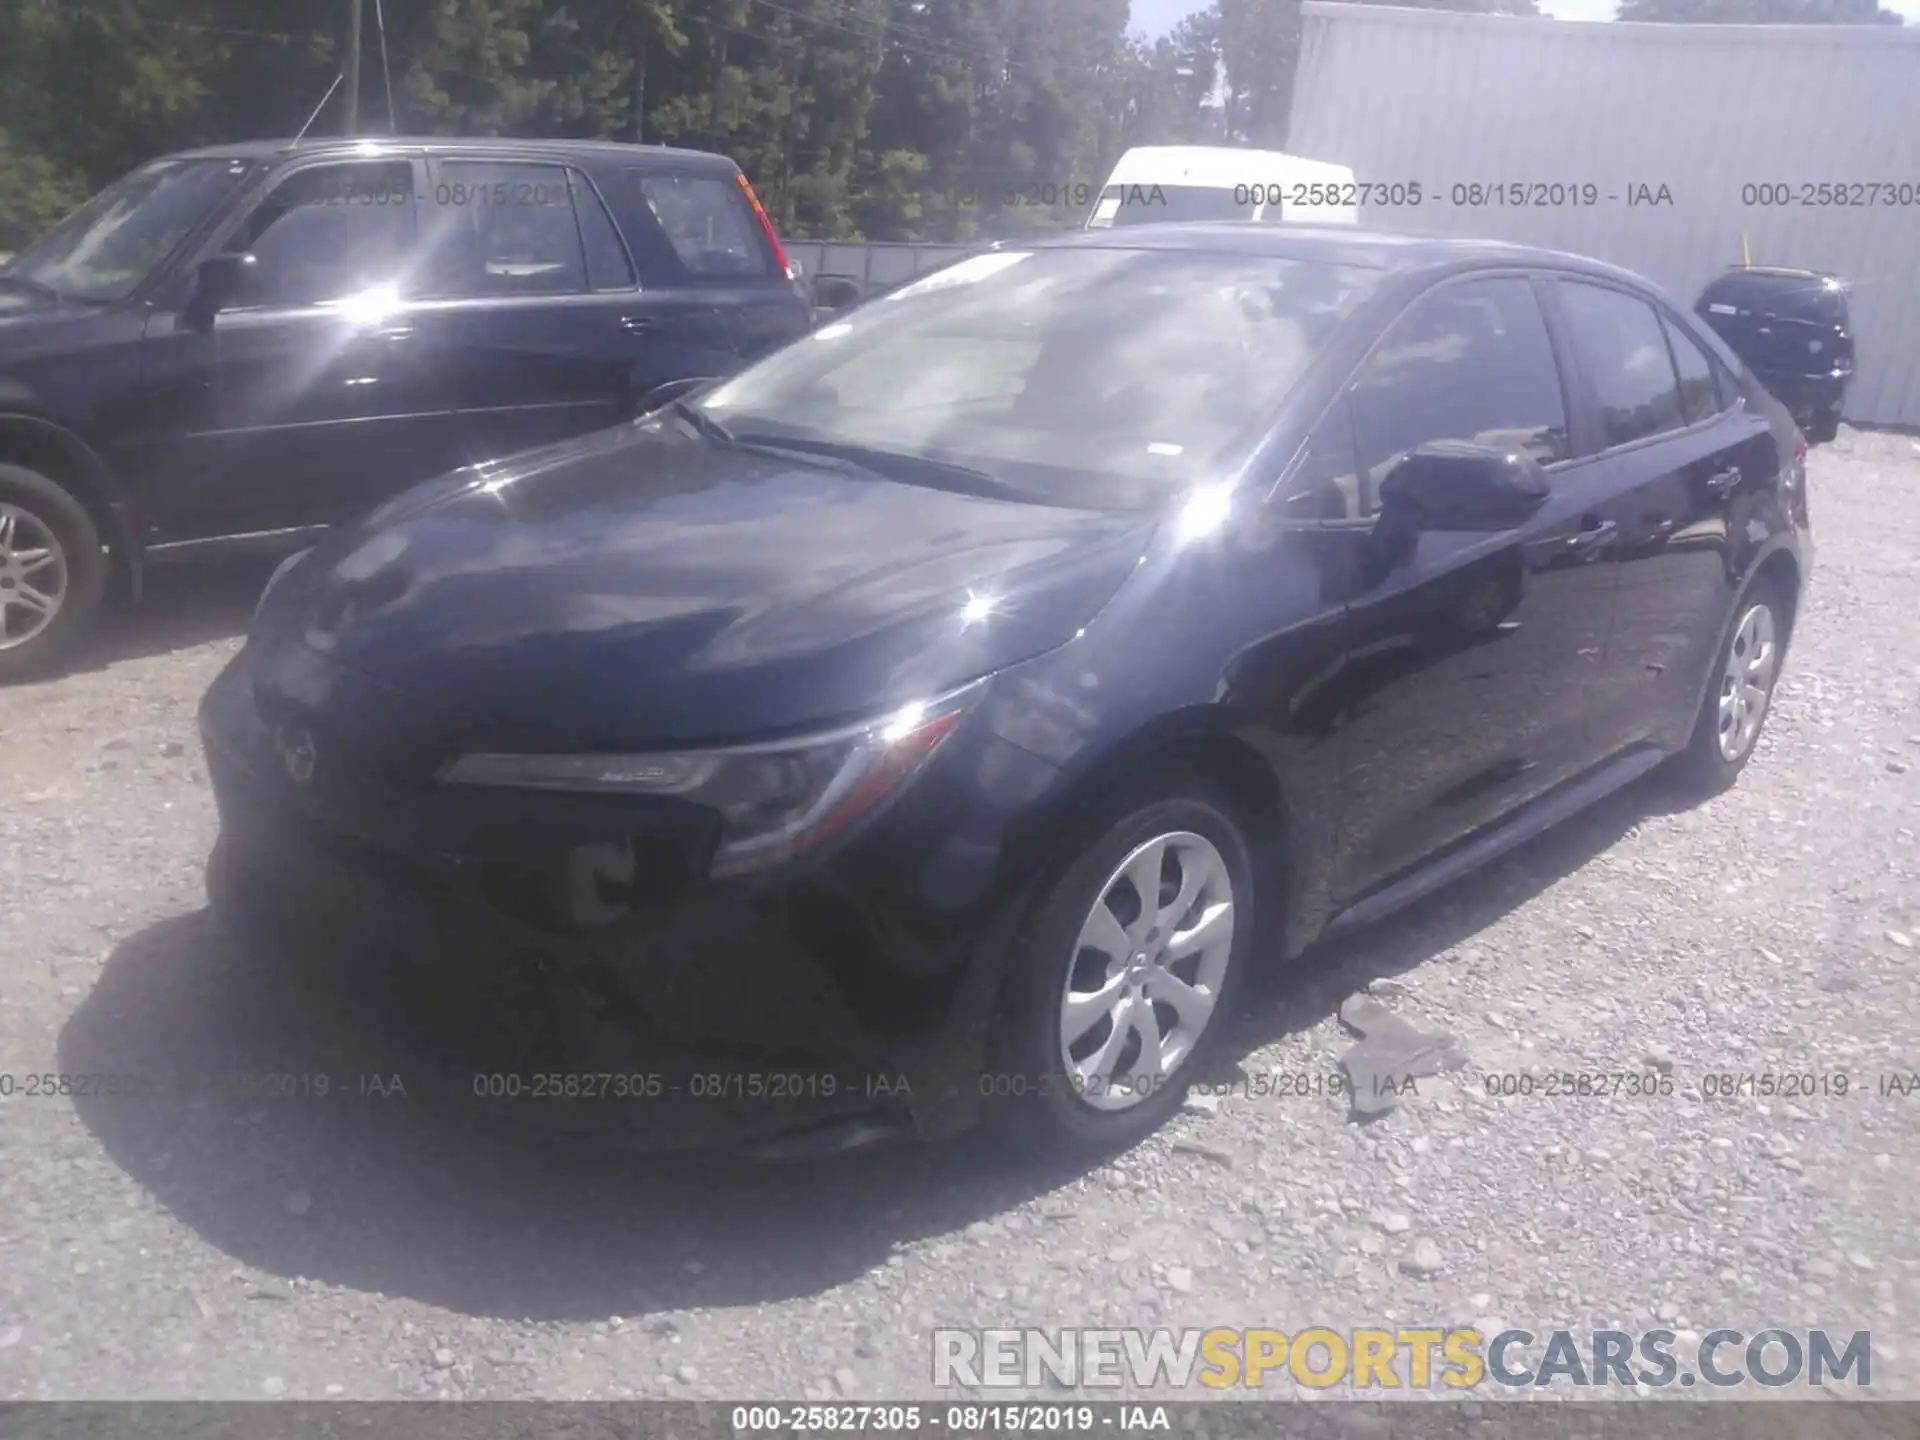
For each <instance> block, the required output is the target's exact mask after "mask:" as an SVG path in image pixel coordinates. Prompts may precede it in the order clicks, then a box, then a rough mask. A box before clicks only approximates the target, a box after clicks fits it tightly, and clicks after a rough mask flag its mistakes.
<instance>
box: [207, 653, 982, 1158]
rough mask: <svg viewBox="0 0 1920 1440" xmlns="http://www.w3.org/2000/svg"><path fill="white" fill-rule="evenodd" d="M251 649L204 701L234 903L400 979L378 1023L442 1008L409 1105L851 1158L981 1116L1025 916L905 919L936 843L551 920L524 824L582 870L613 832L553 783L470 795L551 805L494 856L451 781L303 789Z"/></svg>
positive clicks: (277, 937)
mask: <svg viewBox="0 0 1920 1440" xmlns="http://www.w3.org/2000/svg"><path fill="white" fill-rule="evenodd" d="M247 659H248V657H247V656H246V654H245V653H244V652H243V654H242V656H241V657H239V658H238V659H236V661H235V662H233V664H231V665H230V666H229V667H228V669H227V670H226V671H224V672H223V673H222V674H221V676H220V677H219V678H218V679H217V680H216V681H215V683H214V685H213V687H212V688H211V689H210V690H209V691H208V693H207V696H206V698H205V700H204V701H203V703H202V706H201V715H200V728H201V736H202V743H203V746H204V748H205V751H206V757H207V769H208V774H209V778H210V780H211V782H212V786H213V790H214V795H215V798H216V802H217V804H218V808H219V813H220V825H221V833H220V838H219V841H218V843H217V845H216V847H215V851H214V854H213V856H212V857H211V859H210V862H209V865H208V873H207V886H208V896H209V901H210V903H211V905H212V907H213V909H214V911H215V914H216V915H217V916H218V917H219V918H220V919H221V921H222V922H223V924H224V925H225V926H226V927H227V928H228V929H229V930H230V931H231V932H232V933H233V934H234V935H235V936H236V937H237V938H238V939H240V940H241V942H242V943H243V945H245V946H247V947H254V946H262V947H271V948H272V951H273V953H274V954H275V956H276V958H278V959H282V960H284V961H289V962H291V963H292V964H293V965H294V966H295V967H296V968H297V969H298V970H299V971H301V972H303V973H311V972H314V971H324V972H328V973H330V974H335V975H337V976H338V977H339V978H340V979H342V980H344V981H345V988H347V989H350V990H354V991H357V992H363V993H364V994H366V995H368V996H379V997H380V999H379V1000H378V1001H377V1002H376V1003H375V1004H374V1005H373V1006H372V1007H371V1008H370V1009H369V1010H367V1011H366V1013H365V1014H364V1016H363V1018H365V1019H366V1020H367V1021H369V1022H370V1025H371V1027H372V1028H375V1029H377V1027H379V1026H380V1025H381V1024H382V1023H383V1022H384V1021H385V1020H387V1019H391V1018H393V1016H392V1015H391V1014H390V1013H383V1012H392V1011H396V1010H404V1011H406V1012H407V1014H406V1017H405V1018H406V1021H407V1026H408V1028H409V1030H411V1031H412V1032H414V1033H415V1034H417V1033H419V1029H420V1027H421V1025H422V1024H423V1023H424V1024H425V1025H426V1026H427V1027H428V1029H430V1031H431V1033H432V1034H433V1037H434V1043H433V1044H432V1045H431V1046H430V1047H428V1046H420V1047H418V1048H416V1049H413V1050H410V1051H407V1052H405V1059H404V1062H402V1063H401V1064H400V1065H399V1066H398V1067H397V1068H398V1073H399V1074H400V1076H401V1079H402V1081H403V1083H404V1085H405V1091H406V1094H407V1096H408V1097H409V1098H410V1099H411V1098H418V1097H421V1096H423V1095H424V1096H426V1097H428V1098H431V1099H436V1100H441V1101H445V1102H451V1103H456V1104H458V1105H460V1106H463V1107H467V1106H471V1107H474V1108H475V1109H477V1110H482V1111H499V1112H501V1113H503V1114H504V1115H506V1116H508V1117H510V1118H512V1119H514V1120H516V1121H521V1122H526V1123H530V1124H532V1125H534V1126H535V1127H537V1128H539V1129H541V1130H545V1131H549V1132H558V1133H564V1134H572V1135H576V1136H579V1137H581V1138H586V1139H591V1140H596V1141H604V1142H608V1143H614V1144H619V1145H624V1146H631V1147H637V1148H645V1149H655V1150H688V1149H708V1148H736V1147H748V1148H765V1149H775V1150H792V1151H795V1152H808V1151H813V1150H823V1149H824V1150H832V1149H838V1148H848V1147H850V1146H852V1145H853V1144H856V1143H865V1142H866V1141H868V1140H872V1139H877V1138H883V1137H885V1136H886V1135H889V1134H893V1133H905V1134H913V1135H918V1136H920V1137H923V1138H937V1137H939V1136H942V1135H945V1134H949V1133H952V1132H953V1131H956V1130H959V1129H963V1128H965V1127H966V1126H967V1125H969V1124H971V1123H972V1121H973V1120H974V1118H975V1117H976V1115H977V1113H978V1109H979V1098H978V1097H979V1095H980V1093H981V1090H982V1088H983V1087H982V1077H981V1068H980V1067H981V1055H982V1050H983V1044H984V1035H985V1025H986V1022H987V1018H988V1016H989V1014H990V1013H991V1009H992V999H993V994H994V991H995V988H996V986H997V974H998V970H997V967H995V966H993V965H990V964H988V963H985V960H984V958H983V957H987V956H990V955H994V954H998V953H1004V947H1005V941H1006V930H1005V926H1006V925H1007V924H1009V923H1010V907H996V909H995V912H994V915H993V916H988V915H986V914H984V913H979V914H970V916H969V918H968V919H967V920H966V921H965V923H954V924H948V925H938V926H929V925H926V924H924V923H921V921H922V919H923V917H918V916H916V914H915V912H914V907H913V906H912V905H911V904H910V903H909V904H907V905H905V906H903V907H900V908H896V909H893V910H889V909H888V907H887V906H886V904H885V903H884V902H880V901H877V900H876V899H875V895H876V892H886V891H887V890H889V889H890V888H893V889H897V886H890V884H889V881H888V876H889V873H893V874H896V875H897V871H894V872H889V871H888V869H887V866H886V864H885V862H884V861H883V860H882V859H880V858H879V857H881V856H883V855H884V854H885V853H886V852H887V850H888V849H889V848H891V849H893V850H894V852H895V853H896V854H908V855H911V854H912V853H913V851H912V846H911V845H906V846H904V847H903V846H902V845H901V843H900V842H899V840H898V839H897V838H896V839H895V840H892V841H889V840H888V839H887V838H886V837H871V840H870V843H867V844H864V845H863V844H861V843H860V842H856V843H855V845H854V847H853V848H852V850H851V851H849V852H844V853H842V854H841V855H840V856H838V857H836V858H834V859H831V860H828V861H825V862H816V863H815V864H813V865H810V866H807V867H805V868H804V869H803V870H801V871H799V872H796V873H789V874H783V875H779V876H775V877H772V878H767V879H761V880H758V881H755V882H751V883H749V882H745V881H739V882H731V881H730V882H721V883H694V884H689V885H685V886H680V887H677V888H675V889H674V893H672V894H670V895H666V896H657V897H653V898H651V899H649V900H647V901H646V902H645V903H640V902H636V903H634V904H632V905H630V906H615V907H612V909H611V910H610V911H609V913H608V914H607V915H605V916H602V917H599V918H597V919H596V920H595V921H594V922H593V923H565V922H563V923H558V924H555V923H543V922H542V921H541V920H540V919H538V918H530V917H529V915H528V914H527V913H525V911H524V909H523V908H522V907H519V906H516V905H514V904H513V903H511V887H510V886H503V883H502V881H501V880H500V878H499V877H500V868H501V867H500V865H499V864H498V862H499V860H500V858H501V856H500V850H499V845H498V836H499V834H501V833H503V832H510V833H513V834H515V835H517V836H519V837H520V838H518V839H516V840H515V842H514V843H515V844H517V845H518V846H519V847H520V851H521V855H522V856H523V857H524V858H526V859H528V860H537V861H538V862H539V865H538V867H537V868H544V869H549V870H564V869H565V868H566V864H567V862H568V861H569V860H571V859H573V858H576V857H577V855H578V854H580V853H584V852H587V851H591V850H594V849H595V848H598V847H603V846H604V843H605V841H606V840H607V839H608V838H609V837H608V836H607V835H606V834H604V833H602V832H601V831H600V830H597V829H596V828H595V824H594V823H592V822H588V823H584V824H583V823H582V822H580V821H578V820H577V819H573V818H569V819H566V820H564V821H556V820H555V819H554V817H553V816H552V815H549V814H541V813H537V807H538V806H539V805H540V804H541V803H542V799H541V797H538V796H524V795H518V794H515V793H512V792H498V793H495V794H489V795H485V796H480V797H468V796H461V797H459V798H460V799H461V800H462V801H469V800H471V801H472V802H473V803H479V804H487V805H493V806H507V807H519V806H532V807H535V809H534V810H533V811H529V812H528V813H527V814H526V815H525V817H524V818H525V821H526V823H524V824H518V823H514V819H515V817H513V816H509V817H508V823H507V824H505V825H497V826H494V827H492V830H491V833H492V834H493V835H494V837H495V839H494V841H493V842H492V848H491V849H488V848H486V847H485V846H483V845H481V844H479V843H478V842H477V841H475V840H474V838H473V837H474V836H475V835H477V834H479V833H481V832H480V831H479V830H477V829H475V828H474V827H472V826H471V825H463V824H462V823H461V822H460V820H459V819H458V818H456V817H451V816H446V817H436V816H435V815H434V813H433V807H434V805H435V803H436V801H437V797H436V796H435V795H434V794H432V793H431V792H432V790H433V788H434V787H431V786H429V787H424V788H418V789H415V790H409V789H408V788H407V787H405V786H397V787H396V786H363V787H361V788H360V790H359V791H358V792H357V793H356V792H353V791H350V790H349V791H334V792H327V791H326V790H325V788H324V787H322V786H320V785H317V784H315V785H311V786H309V785H306V784H303V783H302V782H299V781H296V780H295V779H293V778H292V776H291V775H290V774H289V771H288V767H287V765H286V762H285V756H284V755H283V754H282V753H281V751H280V749H279V748H277V744H276V736H275V732H274V728H273V727H272V726H271V725H270V724H269V723H268V722H267V721H266V720H265V719H263V718H262V714H261V710H260V707H259V705H258V703H257V702H256V699H255V694H254V688H253V682H252V677H251V675H250V673H249V667H248V664H247ZM371 792H378V793H377V799H376V798H373V797H372V793H371ZM436 826H438V828H437V829H436ZM876 867H877V868H876ZM503 894H505V895H507V896H508V899H507V901H506V902H504V903H503V900H502V896H503ZM1001 909H1006V910H1008V911H1009V913H1008V914H1007V915H1005V916H1001V915H999V914H998V911H999V910H1001ZM917 936H923V937H928V938H916V937H917ZM355 977H364V983H363V981H362V980H361V979H358V978H355ZM423 1016H425V1017H426V1019H425V1020H424V1022H423V1018H422V1017H423ZM384 1053H386V1054H387V1055H389V1056H390V1055H392V1054H393V1053H394V1051H393V1050H392V1049H391V1048H390V1047H389V1048H387V1049H386V1050H385V1052H384ZM375 1073H381V1072H380V1071H379V1069H378V1067H376V1071H375Z"/></svg>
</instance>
